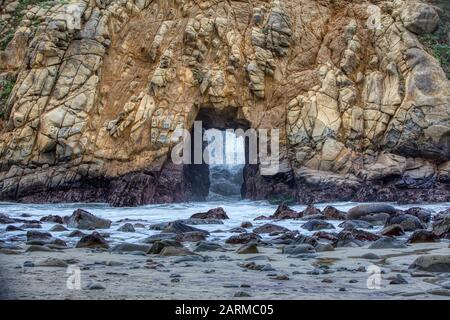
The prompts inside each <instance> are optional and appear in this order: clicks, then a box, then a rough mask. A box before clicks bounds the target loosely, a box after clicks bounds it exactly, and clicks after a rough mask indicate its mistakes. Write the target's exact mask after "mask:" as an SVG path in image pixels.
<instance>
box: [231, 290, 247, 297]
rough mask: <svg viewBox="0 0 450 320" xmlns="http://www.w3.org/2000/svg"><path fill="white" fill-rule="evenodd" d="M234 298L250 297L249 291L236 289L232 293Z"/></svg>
mask: <svg viewBox="0 0 450 320" xmlns="http://www.w3.org/2000/svg"><path fill="white" fill-rule="evenodd" d="M233 297H234V298H248V297H251V295H250V293H248V292H245V291H238V292H236V293H235V294H234V295H233Z"/></svg>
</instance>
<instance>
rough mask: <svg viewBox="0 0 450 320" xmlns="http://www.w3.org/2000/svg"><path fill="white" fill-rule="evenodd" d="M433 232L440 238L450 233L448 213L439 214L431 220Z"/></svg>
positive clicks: (449, 216)
mask: <svg viewBox="0 0 450 320" xmlns="http://www.w3.org/2000/svg"><path fill="white" fill-rule="evenodd" d="M432 228H433V232H434V233H435V234H436V235H437V236H438V237H440V238H445V237H446V236H447V235H449V234H450V214H439V215H438V216H437V217H436V218H435V220H434V221H433V227H432Z"/></svg>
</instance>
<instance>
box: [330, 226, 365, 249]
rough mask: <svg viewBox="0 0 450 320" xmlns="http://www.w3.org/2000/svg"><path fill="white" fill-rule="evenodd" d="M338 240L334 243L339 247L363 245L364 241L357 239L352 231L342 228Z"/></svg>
mask: <svg viewBox="0 0 450 320" xmlns="http://www.w3.org/2000/svg"><path fill="white" fill-rule="evenodd" d="M337 238H338V239H337V241H334V242H333V245H334V246H335V247H337V248H340V247H361V246H362V245H364V242H362V241H360V240H357V239H355V237H354V236H353V233H352V231H351V230H350V231H347V230H342V231H341V232H339V233H338V235H337Z"/></svg>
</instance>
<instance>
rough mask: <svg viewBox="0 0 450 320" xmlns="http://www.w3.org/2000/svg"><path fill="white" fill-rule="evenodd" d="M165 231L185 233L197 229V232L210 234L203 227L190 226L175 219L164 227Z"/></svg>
mask: <svg viewBox="0 0 450 320" xmlns="http://www.w3.org/2000/svg"><path fill="white" fill-rule="evenodd" d="M163 231H164V232H165V233H185V232H193V231H197V232H203V233H205V234H209V232H208V231H206V230H201V229H197V228H194V227H191V226H188V225H186V224H184V223H181V222H179V221H173V222H170V223H169V224H168V225H167V227H165V228H164V229H163Z"/></svg>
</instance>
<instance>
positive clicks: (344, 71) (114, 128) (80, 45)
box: [0, 0, 450, 206]
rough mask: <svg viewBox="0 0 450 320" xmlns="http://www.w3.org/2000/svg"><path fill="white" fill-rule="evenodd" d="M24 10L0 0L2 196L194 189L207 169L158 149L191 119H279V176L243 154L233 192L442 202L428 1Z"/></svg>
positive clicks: (116, 197) (75, 3)
mask: <svg viewBox="0 0 450 320" xmlns="http://www.w3.org/2000/svg"><path fill="white" fill-rule="evenodd" d="M21 3H22V2H20V1H11V0H0V4H1V10H2V15H1V19H2V24H3V25H4V26H5V29H4V30H10V32H11V28H13V31H14V33H12V34H11V40H10V41H9V42H8V43H7V45H5V48H4V50H2V51H0V72H1V75H0V82H1V83H2V88H3V89H2V90H3V91H5V90H6V89H5V88H6V87H7V86H9V87H10V89H11V92H10V93H9V92H8V94H7V97H3V95H2V98H1V99H2V100H0V103H1V105H0V109H1V111H2V112H1V113H2V117H3V120H0V130H1V132H0V199H1V200H23V201H36V202H41V201H72V202H73V201H107V202H110V203H111V204H113V205H117V206H121V205H139V204H144V203H155V202H172V201H183V200H189V199H192V198H195V197H197V198H198V197H199V194H200V198H201V196H204V195H205V190H201V187H199V186H198V183H199V181H200V180H199V181H197V182H193V181H192V179H193V178H192V177H195V176H198V175H200V174H203V176H205V177H207V176H208V175H207V172H206V174H205V170H204V168H203V169H201V170H199V169H198V167H199V166H187V165H176V164H173V163H172V162H171V160H170V152H171V148H172V147H173V146H174V145H175V143H176V142H177V140H176V139H175V138H174V137H173V133H174V131H175V130H176V129H177V128H185V129H189V130H190V129H191V128H192V124H193V121H194V120H196V119H198V117H199V115H200V114H203V115H206V117H204V118H203V119H209V123H206V126H208V127H217V128H219V129H224V128H223V127H222V125H223V124H222V123H221V121H220V120H217V119H225V118H226V121H223V122H224V123H227V124H228V125H230V124H231V126H232V127H235V128H238V127H240V128H255V129H273V128H277V129H280V151H281V168H280V171H279V172H278V173H277V174H275V175H272V176H264V175H262V174H261V170H260V166H259V165H247V166H246V168H245V169H244V174H245V176H244V179H245V181H244V186H243V196H245V197H246V198H251V199H261V198H268V197H272V196H291V197H292V198H294V199H295V200H296V201H299V202H303V203H311V202H316V201H329V200H360V201H373V200H394V201H408V202H409V201H411V202H414V201H450V192H449V190H450V188H449V182H450V161H449V160H450V107H449V106H450V81H449V80H448V79H447V77H446V75H445V72H444V71H443V69H442V67H441V66H440V64H439V62H438V61H437V60H436V59H435V58H434V57H433V56H431V55H430V54H429V53H427V51H426V50H425V48H424V47H423V45H422V44H421V43H420V42H419V41H418V36H419V35H423V34H427V33H430V32H433V31H434V30H435V29H436V28H437V25H438V23H439V15H438V10H437V9H435V8H434V7H433V6H431V5H429V4H424V3H420V2H417V1H415V0H413V1H411V0H408V1H403V0H393V1H375V0H372V1H363V0H354V1H347V0H342V1H332V0H321V1H316V0H264V1H263V0H259V1H233V0H232V1H219V0H169V1H167V0H70V1H64V2H62V1H61V2H59V1H53V2H45V3H40V2H39V1H34V2H32V3H36V4H34V5H29V6H27V7H23V6H21ZM20 10H21V11H20ZM18 11H19V12H18ZM19 14H20V15H21V17H23V18H22V19H21V20H20V21H19V22H18V23H16V25H14V23H13V21H15V20H16V19H15V16H17V15H19ZM8 26H9V27H8ZM8 28H10V29H8ZM2 36H3V35H2ZM12 84H13V85H12ZM5 96H6V95H5ZM192 170H194V171H195V170H197V172H192Z"/></svg>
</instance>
